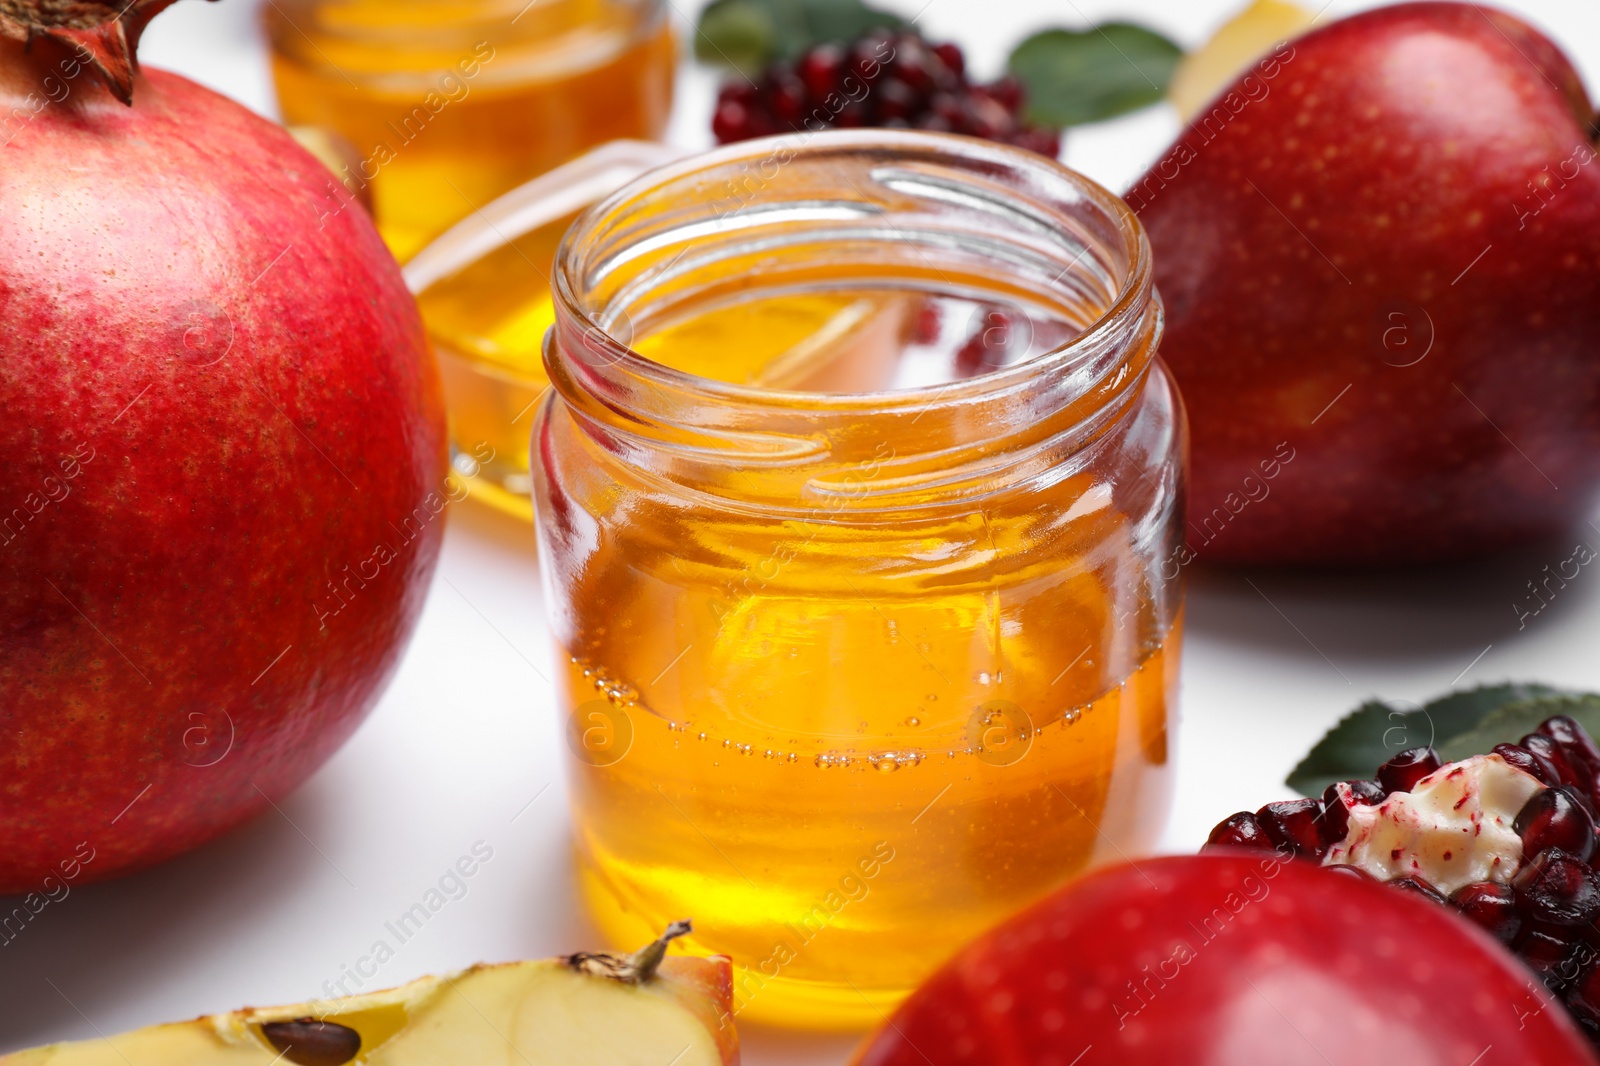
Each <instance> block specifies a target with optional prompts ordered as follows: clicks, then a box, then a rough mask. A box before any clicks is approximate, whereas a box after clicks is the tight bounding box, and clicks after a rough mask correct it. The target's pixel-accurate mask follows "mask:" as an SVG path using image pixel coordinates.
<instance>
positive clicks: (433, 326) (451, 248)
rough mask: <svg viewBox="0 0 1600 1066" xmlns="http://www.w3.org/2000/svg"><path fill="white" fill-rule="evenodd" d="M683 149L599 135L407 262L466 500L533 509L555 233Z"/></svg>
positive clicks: (525, 514) (528, 515)
mask: <svg viewBox="0 0 1600 1066" xmlns="http://www.w3.org/2000/svg"><path fill="white" fill-rule="evenodd" d="M682 155H683V152H682V151H681V150H679V149H677V148H672V147H670V146H668V145H664V144H659V143H652V142H646V141H614V142H612V143H610V144H606V145H602V146H601V147H599V148H596V149H594V150H593V151H591V152H588V153H585V154H584V155H582V156H580V157H579V158H577V159H574V160H573V161H572V162H570V163H564V164H562V165H561V166H559V167H557V168H556V169H554V170H552V171H550V172H549V173H547V174H544V175H543V176H541V177H538V178H535V179H534V180H533V181H530V182H528V183H527V184H525V185H523V186H521V187H519V188H517V189H514V190H512V191H511V192H509V193H507V194H506V195H504V196H502V197H500V198H499V199H498V200H496V201H494V202H493V203H491V204H489V205H488V206H487V207H485V208H483V209H482V210H481V211H475V212H473V214H472V215H470V216H468V217H467V218H465V219H463V220H462V221H461V222H459V223H457V224H456V225H455V226H453V227H451V228H450V229H449V230H447V231H446V232H445V233H444V235H443V236H441V237H440V238H439V239H438V240H436V241H434V242H433V243H432V244H430V245H428V246H427V247H426V248H424V249H423V250H422V251H421V252H419V253H417V255H416V257H415V258H413V259H412V260H411V262H409V263H407V264H406V267H405V277H406V284H407V285H409V286H410V288H411V291H412V292H413V293H414V294H415V295H416V297H417V304H418V306H419V307H420V308H421V309H422V318H423V322H424V324H425V325H426V326H427V329H428V337H429V340H430V341H432V343H433V349H434V351H435V352H436V353H437V354H438V357H439V373H440V377H441V378H442V379H443V382H444V394H445V405H446V407H447V408H448V410H449V414H450V462H451V466H452V468H453V469H454V470H455V472H456V473H457V474H458V475H459V476H460V477H461V479H462V482H463V483H464V484H465V485H466V486H467V487H468V491H469V492H470V493H471V494H472V497H473V498H474V499H476V500H479V501H481V502H483V503H487V504H489V505H491V506H493V507H496V508H498V509H500V510H502V511H505V512H507V513H508V514H512V515H515V516H517V517H519V518H523V519H526V520H529V521H531V520H532V519H533V504H532V501H531V500H530V499H529V492H530V491H531V487H532V481H531V479H530V478H529V474H528V437H529V435H530V434H531V432H532V428H533V415H534V409H535V407H536V406H537V403H538V400H539V397H541V396H542V395H543V394H544V391H545V389H546V388H548V387H549V385H550V379H549V378H548V377H546V376H545V371H544V355H543V349H544V336H545V332H546V331H547V330H548V329H549V328H550V326H551V325H552V324H553V323H554V321H555V311H554V309H553V308H552V306H551V296H550V270H551V268H552V265H553V264H554V262H555V253H556V246H557V245H558V244H560V242H561V237H562V234H564V233H565V232H566V230H567V227H568V226H569V225H570V224H571V223H572V221H573V219H574V218H576V217H577V215H578V213H579V212H580V211H582V210H583V209H584V208H586V207H588V206H589V205H590V204H593V203H594V202H595V201H597V200H600V199H602V198H604V197H605V196H608V195H610V194H611V193H613V192H615V191H616V190H617V189H619V188H620V187H622V186H623V185H625V184H626V183H627V182H629V181H632V180H633V179H634V178H636V177H638V176H639V175H640V174H642V173H644V172H645V171H646V170H649V169H650V168H651V167H654V166H658V165H660V164H662V163H666V162H668V161H670V160H673V159H677V158H679V157H680V156H682Z"/></svg>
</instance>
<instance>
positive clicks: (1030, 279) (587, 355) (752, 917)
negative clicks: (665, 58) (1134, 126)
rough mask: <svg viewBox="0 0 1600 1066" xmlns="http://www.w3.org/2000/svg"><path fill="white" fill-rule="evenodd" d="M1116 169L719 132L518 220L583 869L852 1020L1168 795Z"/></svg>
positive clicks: (832, 1017) (797, 997)
mask: <svg viewBox="0 0 1600 1066" xmlns="http://www.w3.org/2000/svg"><path fill="white" fill-rule="evenodd" d="M1150 269H1151V268H1150V253H1149V247H1148V245H1147V243H1146V241H1145V238H1144V235H1143V231H1142V230H1141V228H1140V226H1139V223H1138V221H1137V219H1135V217H1134V216H1133V214H1132V213H1131V212H1130V211H1129V210H1128V208H1127V207H1126V205H1125V204H1123V203H1122V202H1121V201H1120V200H1118V199H1117V198H1116V197H1115V196H1113V195H1112V194H1110V193H1108V192H1106V191H1105V190H1103V189H1101V188H1100V187H1099V186H1096V185H1094V184H1093V183H1092V182H1089V181H1088V180H1087V179H1084V178H1082V177H1080V176H1079V175H1077V174H1074V173H1073V172H1071V171H1068V170H1066V169H1065V168H1063V167H1061V166H1060V165H1058V164H1056V163H1055V162H1053V161H1050V160H1046V159H1044V158H1043V157H1040V156H1037V155H1033V154H1031V153H1028V152H1024V151H1021V150H1018V149H1014V148H1009V147H1004V146H1000V145H995V144H990V143H986V142H980V141H975V140H970V139H966V138H957V137H948V136H939V135H933V134H915V133H894V132H890V131H881V130H879V131H871V132H867V131H858V132H849V133H825V134H819V135H815V136H807V137H792V138H788V139H779V140H771V141H756V142H749V143H745V144H739V145H734V146H730V147H728V148H725V149H721V150H718V151H716V152H714V153H711V154H709V155H704V156H699V157H696V158H693V159H690V160H685V161H682V162H679V163H674V164H669V165H668V166H666V167H663V168H660V169H657V170H655V171H652V172H651V173H650V174H648V175H645V176H644V177H642V178H640V179H639V180H638V181H636V182H634V183H633V184H632V185H630V186H628V187H626V188H625V189H623V190H622V191H620V192H618V193H617V194H616V195H614V196H612V197H611V198H609V199H608V200H606V201H604V202H602V203H601V204H599V205H597V206H596V207H594V208H593V209H591V210H590V211H589V212H588V213H587V214H586V215H584V216H583V218H582V219H580V220H579V222H578V223H577V224H576V225H575V226H574V227H573V228H572V229H571V230H569V231H568V234H567V236H566V238H565V241H564V243H563V245H562V247H561V250H560V252H559V254H558V259H557V264H556V273H555V275H554V278H553V280H554V282H555V315H556V325H555V329H554V331H553V333H552V334H551V337H550V339H549V341H548V342H547V346H546V364H547V368H548V369H549V372H550V375H551V379H552V385H553V388H552V389H551V392H550V394H549V396H548V398H547V399H546V400H545V401H544V402H543V403H542V404H540V412H539V416H538V419H539V420H538V422H537V424H536V426H535V428H534V436H533V457H534V464H533V478H534V493H535V495H534V499H535V509H536V512H537V518H538V523H537V524H538V537H539V551H540V556H541V559H542V564H543V569H544V575H545V599H546V604H547V607H548V610H549V612H550V618H551V625H552V630H553V636H554V639H555V641H556V643H557V645H558V654H559V655H560V661H561V662H562V663H563V664H565V669H564V673H563V674H562V675H561V676H560V677H559V678H558V690H559V691H560V692H561V694H562V699H563V702H564V705H565V710H566V714H567V726H566V738H567V744H568V747H569V749H570V751H571V754H572V758H571V768H572V772H571V776H570V787H571V792H572V808H573V813H574V818H575V836H576V847H577V852H578V863H579V871H580V873H579V876H580V879H581V883H582V891H583V894H584V896H585V898H586V900H587V902H588V904H589V906H590V908H591V911H592V913H593V914H594V915H595V917H596V919H597V921H598V922H599V924H600V925H601V927H602V928H603V929H604V930H605V932H606V933H607V935H608V936H609V937H610V938H611V939H613V940H614V941H615V942H616V943H617V944H619V945H627V944H631V943H635V942H640V941H641V940H643V939H648V937H649V935H650V931H651V930H653V929H656V928H659V927H660V926H661V925H662V924H663V923H664V922H666V921H668V920H671V919H676V918H683V917H692V918H693V919H694V925H695V927H694V934H693V936H692V938H691V939H692V944H691V945H690V947H691V948H692V949H693V950H697V951H704V952H723V953H727V954H729V955H731V956H732V957H733V959H734V961H735V965H736V967H737V976H736V981H735V992H736V1002H737V1007H738V1010H739V1013H740V1016H741V1018H759V1019H765V1020H769V1021H775V1022H778V1023H782V1024H791V1025H799V1026H808V1027H856V1026H864V1025H867V1024H872V1023H876V1022H877V1021H879V1020H880V1018H881V1013H880V1012H883V1011H887V1010H889V1009H890V1008H891V1007H892V1006H893V1004H894V1003H896V1002H897V1001H898V1000H899V999H900V998H901V997H902V996H903V995H905V994H906V992H908V991H909V990H910V989H911V988H913V987H914V986H915V985H916V984H917V983H918V982H919V981H920V980H921V979H923V978H924V977H925V976H927V974H928V973H929V972H930V971H931V970H932V969H933V968H934V967H935V966H936V965H937V964H938V963H939V962H940V961H941V959H942V958H943V957H944V956H945V955H946V954H947V953H948V952H949V951H950V950H951V949H953V948H954V947H955V946H957V945H959V944H960V943H962V942H963V941H965V940H966V939H968V938H969V937H971V936H973V935H974V934H976V933H977V932H979V931H980V930H982V929H983V928H985V927H987V926H989V925H991V924H992V923H994V922H995V921H997V920H998V919H1000V918H1002V917H1003V916H1005V915H1007V914H1010V913H1011V912H1013V911H1015V910H1016V909H1018V908H1019V907H1022V906H1024V905H1026V904H1027V903H1029V902H1030V901H1032V900H1035V899H1037V898H1038V897H1040V896H1042V895H1044V894H1045V893H1047V892H1049V891H1050V890H1051V889H1053V888H1055V887H1056V886H1058V885H1060V884H1061V883H1062V882H1063V881H1065V880H1066V879H1068V878H1069V877H1071V876H1073V875H1074V874H1076V873H1078V872H1080V871H1081V870H1083V869H1084V868H1085V867H1087V866H1088V865H1090V864H1092V863H1094V862H1096V861H1100V860H1103V859H1107V858H1113V857H1115V856H1117V855H1119V854H1123V853H1126V854H1139V853H1140V852H1141V851H1142V850H1143V849H1145V848H1147V847H1149V846H1150V845H1151V844H1152V843H1153V842H1154V840H1155V838H1156V835H1157V834H1158V833H1159V831H1160V828H1161V826H1162V823H1163V821H1164V819H1165V815H1166V811H1167V806H1168V803H1169V802H1170V800H1169V796H1170V792H1169V790H1170V772H1171V752H1170V750H1169V746H1168V725H1169V722H1170V721H1171V719H1172V715H1173V713H1174V710H1175V707H1174V698H1175V689H1176V678H1177V672H1178V671H1177V665H1178V652H1179V645H1180V639H1181V632H1182V611H1181V588H1180V575H1179V568H1178V565H1177V560H1178V554H1177V553H1178V552H1179V550H1180V546H1181V541H1182V529H1181V514H1182V493H1183V464H1184V440H1185V435H1184V423H1183V415H1182V407H1181V404H1180V402H1179V400H1178V396H1177V393H1176V391H1175V389H1174V387H1173V385H1172V382H1171V380H1170V379H1169V377H1168V375H1167V373H1166V370H1165V369H1164V367H1163V366H1162V364H1161V362H1160V361H1159V360H1158V359H1157V358H1156V347H1157V343H1158V340H1159V337H1160V331H1161V312H1160V307H1159V303H1158V302H1157V300H1156V297H1155V295H1154V291H1153V289H1152V287H1151V273H1150Z"/></svg>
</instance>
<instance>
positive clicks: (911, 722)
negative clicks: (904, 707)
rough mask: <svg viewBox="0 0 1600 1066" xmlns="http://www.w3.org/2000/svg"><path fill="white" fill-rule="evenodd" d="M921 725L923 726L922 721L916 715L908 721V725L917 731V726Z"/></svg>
mask: <svg viewBox="0 0 1600 1066" xmlns="http://www.w3.org/2000/svg"><path fill="white" fill-rule="evenodd" d="M921 724H922V719H920V718H918V717H917V716H916V715H912V716H911V717H910V718H907V719H906V725H908V726H910V727H911V728H913V729H915V728H916V727H917V726H919V725H921Z"/></svg>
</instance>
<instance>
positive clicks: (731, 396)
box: [545, 129, 1155, 413]
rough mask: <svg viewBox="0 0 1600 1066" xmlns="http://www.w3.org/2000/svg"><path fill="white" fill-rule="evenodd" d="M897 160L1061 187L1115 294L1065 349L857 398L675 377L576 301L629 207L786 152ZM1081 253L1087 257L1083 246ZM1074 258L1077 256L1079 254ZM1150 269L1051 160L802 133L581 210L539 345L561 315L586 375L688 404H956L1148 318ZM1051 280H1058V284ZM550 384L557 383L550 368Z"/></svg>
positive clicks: (866, 135)
mask: <svg viewBox="0 0 1600 1066" xmlns="http://www.w3.org/2000/svg"><path fill="white" fill-rule="evenodd" d="M849 151H864V152H873V153H904V154H906V155H907V156H917V155H927V154H930V153H931V154H936V155H939V156H942V157H943V159H944V160H945V161H947V162H954V163H965V164H968V165H971V166H973V167H974V168H975V169H976V168H978V167H982V166H989V167H993V166H996V165H1003V166H1007V167H1011V168H1014V169H1016V170H1017V171H1019V172H1024V173H1032V174H1035V175H1039V176H1048V177H1049V178H1051V179H1053V180H1055V181H1064V182H1065V183H1066V184H1068V185H1070V186H1071V187H1072V189H1073V191H1074V192H1075V193H1076V195H1078V196H1079V197H1081V199H1082V200H1083V201H1084V202H1086V203H1087V204H1089V205H1090V206H1091V207H1092V209H1094V210H1095V211H1097V212H1098V213H1099V214H1100V215H1101V216H1103V217H1104V218H1105V219H1106V220H1108V221H1109V222H1110V223H1111V224H1112V226H1113V228H1114V231H1115V233H1116V234H1117V236H1118V237H1119V238H1120V240H1121V242H1122V248H1121V252H1122V254H1123V256H1124V257H1125V261H1126V264H1127V266H1126V270H1125V272H1124V274H1123V276H1122V277H1121V279H1120V285H1119V287H1118V289H1117V292H1116V295H1115V296H1114V297H1113V298H1112V299H1110V300H1109V301H1108V303H1107V305H1106V306H1105V308H1104V310H1102V311H1101V312H1100V314H1099V315H1098V316H1097V317H1096V318H1095V319H1094V320H1093V321H1092V322H1090V323H1088V324H1086V325H1085V326H1084V327H1083V328H1082V329H1081V330H1080V331H1078V332H1077V333H1076V334H1075V335H1074V336H1073V337H1071V338H1070V339H1069V340H1067V341H1066V342H1065V343H1063V344H1060V345H1057V346H1055V347H1053V348H1049V349H1047V350H1045V351H1042V352H1039V353H1037V354H1034V355H1031V356H1029V357H1028V358H1026V359H1023V360H1020V361H1018V362H1016V363H1012V364H1008V365H1006V366H1003V367H1000V368H997V369H995V370H991V371H988V372H986V373H983V374H978V375H975V376H973V377H970V378H962V379H958V380H954V381H946V382H943V383H935V384H929V385H917V386H910V387H906V388H900V389H880V390H873V391H864V392H821V391H813V390H804V389H783V388H774V387H770V386H764V385H751V384H745V383H741V382H731V381H723V380H719V379H716V378H709V377H705V376H702V375H698V374H694V373H691V372H689V371H684V370H679V369H676V368H673V367H670V366H667V365H665V364H663V363H659V362H656V361H655V360H653V359H650V358H648V357H646V356H643V355H641V354H639V353H638V352H637V351H635V350H634V349H633V347H632V345H631V344H629V343H624V342H622V341H619V340H618V339H617V338H616V337H614V336H612V334H611V332H610V330H609V329H608V327H607V324H606V323H605V322H604V321H603V320H602V310H601V309H597V308H594V307H591V306H590V305H589V303H588V302H586V301H585V299H584V298H583V295H582V290H583V283H582V282H581V280H580V279H581V277H582V276H583V274H584V273H585V272H586V267H587V266H588V264H587V262H586V259H585V254H584V253H585V251H586V249H588V248H591V247H593V246H594V245H595V244H596V243H597V238H598V235H599V234H600V233H601V232H602V229H603V227H604V226H605V225H606V223H607V220H608V219H610V218H612V217H614V216H616V215H618V214H620V213H622V212H623V211H624V210H625V209H626V207H627V205H628V204H629V203H630V202H636V201H639V200H641V199H643V198H645V197H647V196H648V195H650V194H651V193H654V192H658V191H660V190H663V189H666V188H669V187H671V186H673V185H674V184H677V183H682V182H685V181H687V180H689V179H692V178H693V177H694V176H695V175H697V174H702V173H710V172H712V171H715V170H718V169H721V168H725V167H727V166H729V165H731V164H737V163H739V162H740V161H741V160H743V161H746V162H753V161H758V160H764V159H773V158H776V157H778V156H779V155H783V154H787V155H788V156H789V157H790V158H791V159H792V158H795V157H798V156H799V155H801V154H804V153H809V152H816V153H821V152H828V153H838V152H849ZM1084 251H1085V252H1087V251H1088V248H1087V247H1086V248H1085V250H1084ZM1078 258H1079V259H1081V258H1082V253H1080V255H1079V257H1078ZM1076 263H1077V260H1074V261H1073V262H1072V263H1069V264H1068V265H1067V266H1066V267H1065V268H1064V269H1063V270H1062V273H1061V275H1059V277H1065V276H1066V274H1067V272H1068V271H1070V270H1071V269H1072V268H1073V267H1074V266H1075V265H1076ZM1153 272H1154V271H1153V265H1152V260H1151V251H1150V244H1149V240H1148V238H1147V236H1146V234H1145V231H1144V227H1143V225H1142V224H1141V223H1140V222H1139V219H1138V216H1137V215H1136V214H1135V213H1134V211H1133V209H1132V208H1131V207H1130V206H1129V205H1128V204H1127V203H1126V202H1125V201H1124V200H1123V199H1122V198H1121V197H1119V196H1117V195H1116V194H1115V193H1113V192H1111V191H1110V190H1109V189H1107V188H1105V187H1104V186H1102V185H1100V184H1099V183H1098V182H1095V181H1094V180H1093V179H1091V178H1089V177H1087V176H1085V175H1083V174H1081V173H1079V172H1078V171H1075V170H1072V169H1071V168H1069V167H1067V166H1065V165H1064V164H1062V163H1060V162H1059V161H1057V160H1055V159H1050V158H1048V157H1046V156H1042V155H1039V154H1038V153H1036V152H1031V151H1028V150H1026V149H1022V148H1017V147H1014V146H1011V145H1006V144H1001V143H997V142H994V141H988V140H981V139H979V138H976V137H968V136H961V135H957V134H948V133H932V132H926V131H907V130H881V129H873V130H834V129H829V130H823V131H817V132H809V131H801V132H797V133H791V134H781V135H778V136H774V137H765V138H758V139H754V140H749V141H741V142H738V143H735V144H729V145H724V146H721V147H719V148H715V149H712V150H710V151H708V152H704V153H700V154H697V155H692V156H689V157H687V158H685V159H682V160H678V161H675V162H671V163H668V164H666V165H663V166H660V167H657V168H655V169H653V170H650V171H647V172H646V173H644V174H643V175H641V176H639V177H638V178H636V179H634V180H633V181H631V182H629V183H628V184H627V185H625V186H623V187H622V188H620V189H618V190H617V191H616V192H614V193H612V194H611V195H610V196H608V197H607V198H605V199H604V200H601V201H599V202H598V203H596V204H594V205H593V206H592V207H590V208H589V209H588V210H586V211H585V212H584V213H583V214H582V215H581V216H579V218H578V219H577V220H576V221H575V222H574V223H573V224H572V226H571V228H570V229H568V231H567V233H566V234H565V236H564V237H563V238H562V241H561V245H560V247H559V249H558V251H557V253H556V265H555V269H554V270H553V271H552V274H551V282H552V286H551V287H552V291H553V293H554V298H555V302H556V308H557V324H556V326H555V327H553V328H552V330H551V337H550V338H547V341H546V356H545V358H546V363H547V364H549V363H550V361H551V360H552V359H553V358H559V356H560V353H559V352H553V351H552V349H559V348H561V347H562V346H561V345H560V344H559V341H558V340H557V339H556V334H557V333H558V332H560V331H561V330H562V325H563V323H562V321H561V320H562V318H563V317H566V318H567V319H568V320H569V322H570V323H572V324H574V325H575V326H576V329H577V330H578V331H579V332H580V333H581V335H582V336H583V338H584V345H583V346H584V347H586V348H588V349H589V350H590V351H589V354H590V355H592V356H594V359H593V360H592V361H589V362H587V363H586V364H585V367H584V369H585V371H586V373H588V374H593V375H598V376H601V377H605V376H608V373H609V374H618V373H621V374H626V375H628V376H630V377H633V378H636V379H639V383H640V384H643V385H645V386H657V387H661V388H666V389H670V390H672V391H673V392H675V393H677V394H679V395H681V396H683V397H685V398H686V399H688V400H691V401H692V400H703V401H708V402H715V403H723V404H729V403H731V404H737V405H746V406H751V407H784V408H804V409H807V410H812V411H817V412H819V413H821V412H828V411H832V412H852V413H871V412H895V413H903V412H904V411H906V410H908V409H910V410H915V409H917V408H920V407H927V406H931V405H932V404H934V403H939V404H946V403H950V404H958V403H961V402H962V401H963V400H972V399H978V398H988V397H993V396H997V395H1002V394H1004V393H1006V392H1008V391H1011V390H1014V389H1017V388H1022V387H1025V386H1026V385H1028V384H1029V383H1030V381H1032V380H1033V379H1034V378H1036V376H1037V375H1038V374H1039V372H1040V370H1041V369H1043V368H1045V367H1047V366H1052V365H1059V364H1064V363H1070V362H1071V361H1072V359H1073V356H1074V355H1075V354H1076V353H1078V352H1084V351H1092V350H1095V349H1097V348H1099V347H1101V346H1103V345H1104V344H1106V343H1107V339H1108V338H1110V337H1114V336H1115V335H1117V334H1118V333H1119V332H1123V331H1127V330H1129V329H1130V328H1132V327H1133V325H1134V324H1135V323H1136V321H1137V320H1138V319H1140V318H1142V317H1143V316H1144V315H1145V314H1146V313H1147V311H1148V308H1149V305H1150V303H1151V302H1152V301H1153V300H1154V299H1155V297H1154V285H1153ZM1059 277H1058V280H1059ZM549 369H550V370H551V371H552V372H551V379H552V380H553V381H555V380H558V375H557V374H556V373H555V368H554V367H550V368H549Z"/></svg>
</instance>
